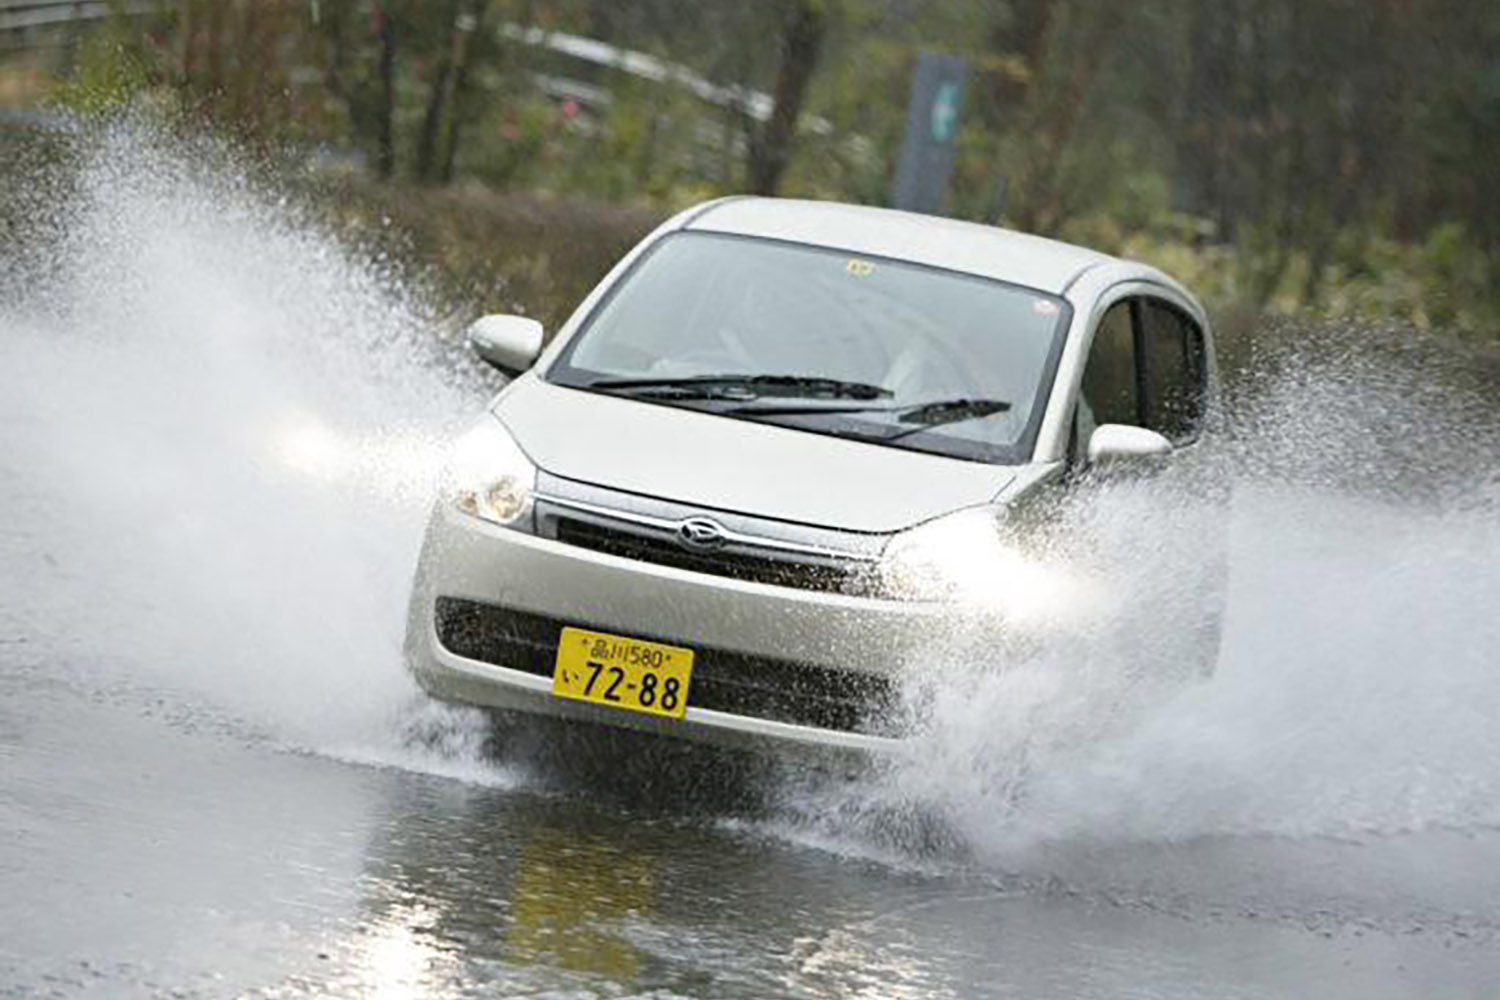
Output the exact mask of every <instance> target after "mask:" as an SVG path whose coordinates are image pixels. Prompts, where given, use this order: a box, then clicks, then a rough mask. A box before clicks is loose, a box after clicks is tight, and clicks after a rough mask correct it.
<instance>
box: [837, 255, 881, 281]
mask: <svg viewBox="0 0 1500 1000" xmlns="http://www.w3.org/2000/svg"><path fill="white" fill-rule="evenodd" d="M844 270H845V271H847V272H849V273H850V274H852V275H854V276H855V277H856V278H868V277H869V276H870V275H872V274H874V273H875V265H874V264H872V263H870V262H869V261H867V260H858V259H856V258H853V257H851V258H850V259H849V263H847V264H845V265H844Z"/></svg>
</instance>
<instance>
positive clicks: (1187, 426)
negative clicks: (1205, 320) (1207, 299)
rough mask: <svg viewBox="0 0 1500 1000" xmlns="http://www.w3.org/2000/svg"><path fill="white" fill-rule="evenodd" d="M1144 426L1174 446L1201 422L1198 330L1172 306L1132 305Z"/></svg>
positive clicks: (1201, 360)
mask: <svg viewBox="0 0 1500 1000" xmlns="http://www.w3.org/2000/svg"><path fill="white" fill-rule="evenodd" d="M1137 309H1138V312H1137V315H1138V317H1139V319H1140V324H1139V325H1140V334H1139V337H1138V339H1137V346H1138V347H1139V349H1140V364H1141V385H1142V387H1143V389H1144V401H1145V404H1146V406H1145V412H1144V414H1143V415H1144V417H1145V423H1144V426H1146V427H1149V428H1151V429H1152V430H1154V431H1157V432H1158V433H1160V434H1163V435H1165V436H1166V437H1167V438H1168V439H1169V440H1171V441H1173V442H1174V443H1180V442H1184V441H1189V440H1191V439H1192V438H1193V437H1195V436H1196V435H1197V433H1198V426H1199V424H1201V423H1202V421H1203V404H1204V389H1205V376H1206V370H1205V363H1204V350H1203V331H1202V330H1201V329H1199V327H1198V324H1197V323H1194V322H1193V321H1192V320H1191V319H1190V318H1189V317H1188V316H1186V315H1185V314H1184V313H1183V312H1182V311H1181V310H1179V309H1177V308H1176V307H1175V306H1172V305H1169V304H1168V303H1166V302H1162V301H1161V300H1159V299H1151V298H1142V299H1139V300H1138V304H1137Z"/></svg>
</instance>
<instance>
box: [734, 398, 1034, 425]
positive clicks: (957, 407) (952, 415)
mask: <svg viewBox="0 0 1500 1000" xmlns="http://www.w3.org/2000/svg"><path fill="white" fill-rule="evenodd" d="M1010 407H1011V404H1010V403H1009V402H1007V401H1006V400H1003V399H970V398H968V397H961V398H959V399H939V400H934V401H933V402H930V403H914V404H911V405H909V406H849V405H842V406H801V405H798V406H778V405H776V404H774V403H773V404H771V405H769V406H741V407H738V408H736V409H734V410H731V411H730V412H731V413H733V414H742V415H744V416H747V417H753V416H767V417H776V416H815V415H817V414H820V413H830V414H839V413H888V414H890V415H891V416H893V417H895V418H896V420H898V421H900V422H901V423H903V424H921V425H923V426H922V427H918V428H914V429H913V430H914V431H916V430H922V429H924V428H925V427H932V426H936V425H938V424H951V423H955V422H957V421H960V420H977V419H979V418H980V417H989V416H993V415H994V414H996V413H1004V412H1005V411H1006V410H1009V409H1010ZM903 433H907V432H904V431H903Z"/></svg>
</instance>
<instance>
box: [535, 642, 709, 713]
mask: <svg viewBox="0 0 1500 1000" xmlns="http://www.w3.org/2000/svg"><path fill="white" fill-rule="evenodd" d="M692 676H693V651H692V650H691V649H683V648H682V647H681V646H664V645H662V644H661V643H659V642H646V641H645V640H644V639H630V638H627V637H625V636H623V635H610V634H609V633H608V632H589V631H587V630H585V629H581V628H571V627H570V628H565V629H563V630H562V639H561V640H560V641H559V642H558V645H557V666H556V667H555V668H554V669H553V671H552V693H553V694H554V695H556V696H557V697H559V698H572V699H575V700H576V701H587V702H592V703H594V704H595V705H609V706H611V707H613V708H623V709H627V710H629V711H632V712H644V713H645V714H647V715H664V716H667V717H668V718H672V719H680V718H682V714H683V712H685V711H687V696H688V682H689V681H690V680H691V679H692Z"/></svg>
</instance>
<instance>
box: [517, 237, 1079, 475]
mask: <svg viewBox="0 0 1500 1000" xmlns="http://www.w3.org/2000/svg"><path fill="white" fill-rule="evenodd" d="M685 236H686V237H691V238H694V239H715V240H726V241H727V240H737V241H743V242H751V243H761V244H766V243H770V244H778V245H781V246H785V247H793V248H798V249H803V250H815V251H824V252H827V253H830V254H851V255H856V256H858V257H860V258H862V259H866V260H873V261H882V262H885V263H889V264H896V265H899V266H902V267H911V268H919V269H921V270H924V271H933V272H936V273H938V274H944V275H951V276H953V277H957V278H964V279H967V280H970V281H981V282H986V283H988V284H993V285H999V286H1001V287H1002V288H1008V289H1012V290H1015V291H1018V292H1024V293H1026V294H1028V295H1035V296H1038V297H1041V298H1045V299H1047V300H1048V301H1050V302H1052V303H1054V304H1055V305H1056V306H1057V307H1058V315H1057V319H1056V323H1055V325H1054V326H1053V332H1052V343H1051V344H1050V345H1049V346H1048V349H1047V357H1046V359H1045V360H1044V361H1043V363H1042V368H1041V371H1040V372H1039V373H1038V378H1037V390H1036V396H1035V397H1034V398H1033V399H1032V406H1031V412H1030V415H1029V416H1028V417H1027V420H1026V426H1025V427H1024V428H1022V430H1021V433H1020V434H1019V435H1018V436H1017V437H1016V439H1015V441H1013V442H1012V443H1010V444H1007V445H999V444H991V443H986V442H983V441H974V440H971V439H963V438H955V437H949V436H946V435H943V434H935V435H934V434H917V435H913V436H912V437H902V438H898V439H895V440H890V441H881V440H877V439H876V437H875V436H874V435H870V436H864V435H856V434H851V433H843V434H836V433H832V432H831V431H828V430H825V429H823V428H819V427H812V426H807V425H804V424H798V423H793V422H790V421H787V420H784V419H774V420H772V419H766V418H764V417H760V418H757V417H756V416H755V414H753V413H738V414H736V413H729V412H725V411H724V410H721V409H716V408H714V407H713V406H711V405H709V406H704V405H694V404H695V403H702V402H704V401H701V400H683V399H665V398H648V397H644V396H628V395H625V394H623V393H618V392H609V391H607V390H604V389H598V388H591V387H590V386H589V385H588V384H587V383H588V382H590V381H592V380H593V379H594V378H597V377H598V376H600V375H602V374H604V373H601V372H594V371H591V370H589V369H584V368H575V367H573V364H572V358H573V353H574V351H575V350H577V347H578V345H579V343H581V342H582V340H583V338H584V337H585V336H587V334H588V332H589V330H590V329H592V328H593V325H594V323H595V321H596V320H597V319H598V318H599V316H600V315H601V314H602V313H603V311H604V310H605V309H606V308H608V307H609V304H610V303H611V302H612V301H614V298H615V295H616V294H618V293H619V292H620V290H621V289H623V288H624V287H625V286H626V285H627V284H628V283H629V282H630V280H631V279H632V278H634V277H635V276H636V273H637V271H638V270H639V269H640V268H641V267H642V266H643V265H644V264H645V262H646V261H647V260H649V259H650V258H651V257H652V256H653V255H654V254H655V253H656V252H657V251H658V250H660V249H661V248H662V247H663V246H665V245H666V244H667V243H668V242H669V241H671V240H674V239H680V238H682V237H685ZM1072 325H1073V306H1072V304H1071V303H1070V302H1068V300H1067V299H1066V298H1064V297H1063V296H1061V295H1057V294H1054V293H1052V292H1048V291H1044V290H1042V289H1040V288H1033V287H1032V286H1030V285H1023V284H1019V283H1017V282H1014V281H1005V280H1003V279H1000V278H992V277H989V276H988V275H982V274H974V273H972V272H969V271H959V270H955V269H953V268H948V267H939V266H937V265H935V264H927V263H923V262H921V261H914V260H907V259H905V258H902V257H891V256H889V255H884V254H872V253H866V252H865V251H863V250H858V249H852V248H848V247H839V246H830V245H825V244H822V243H804V242H801V241H799V240H785V239H778V238H776V237H770V236H752V235H749V234H744V233H721V232H716V231H712V230H698V229H675V230H672V231H671V232H668V233H663V234H662V235H660V236H658V237H656V238H655V239H654V240H653V241H652V242H651V243H650V245H648V246H646V247H644V248H643V249H642V250H641V252H640V253H639V254H637V255H636V257H635V259H634V260H632V261H631V262H630V265H629V266H628V267H627V268H626V269H625V271H624V272H623V273H621V274H620V275H619V276H618V277H617V278H616V279H615V280H614V281H613V282H611V284H610V287H609V289H608V290H607V291H606V292H605V294H603V295H601V296H600V297H599V300H598V301H597V302H595V303H594V304H593V306H592V307H591V308H590V309H589V311H588V313H587V314H586V315H585V316H584V317H583V318H582V320H581V321H580V322H579V323H578V325H577V328H576V329H575V330H574V331H573V333H572V334H571V335H570V336H569V337H568V340H567V342H566V343H565V344H563V345H562V346H561V348H560V349H559V351H558V353H557V355H556V356H555V357H554V358H553V360H552V362H551V364H549V365H548V366H547V370H546V371H545V372H541V373H539V374H540V377H541V378H542V379H543V380H544V381H546V382H549V383H551V384H552V385H557V386H561V387H563V388H567V389H578V390H581V391H584V392H594V393H600V394H604V395H610V396H614V397H616V398H618V399H628V400H630V401H631V402H636V403H642V404H645V405H654V406H674V407H677V408H679V409H691V410H695V411H697V412H699V413H707V414H710V415H713V416H719V417H725V418H728V419H731V420H750V421H752V422H755V423H764V424H770V425H772V426H774V427H784V428H787V429H789V430H797V431H805V432H806V433H809V434H821V435H823V436H825V437H838V438H841V439H843V440H846V441H858V442H860V443H862V444H870V445H877V446H883V447H888V448H899V449H901V450H903V451H917V452H923V453H925V454H930V455H938V456H942V457H946V458H956V459H961V460H964V461H970V462H980V463H984V464H988V465H1016V464H1019V463H1022V462H1029V461H1031V460H1032V456H1033V455H1034V453H1035V450H1036V442H1037V436H1038V435H1039V434H1040V432H1041V426H1042V419H1043V417H1044V416H1045V411H1046V409H1047V403H1048V401H1049V400H1050V399H1051V397H1052V389H1053V383H1054V382H1055V381H1056V378H1057V369H1058V366H1059V364H1060V363H1061V361H1062V354H1063V349H1064V347H1066V345H1067V342H1068V334H1069V332H1070V331H1071V329H1072ZM924 445H925V447H924Z"/></svg>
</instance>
